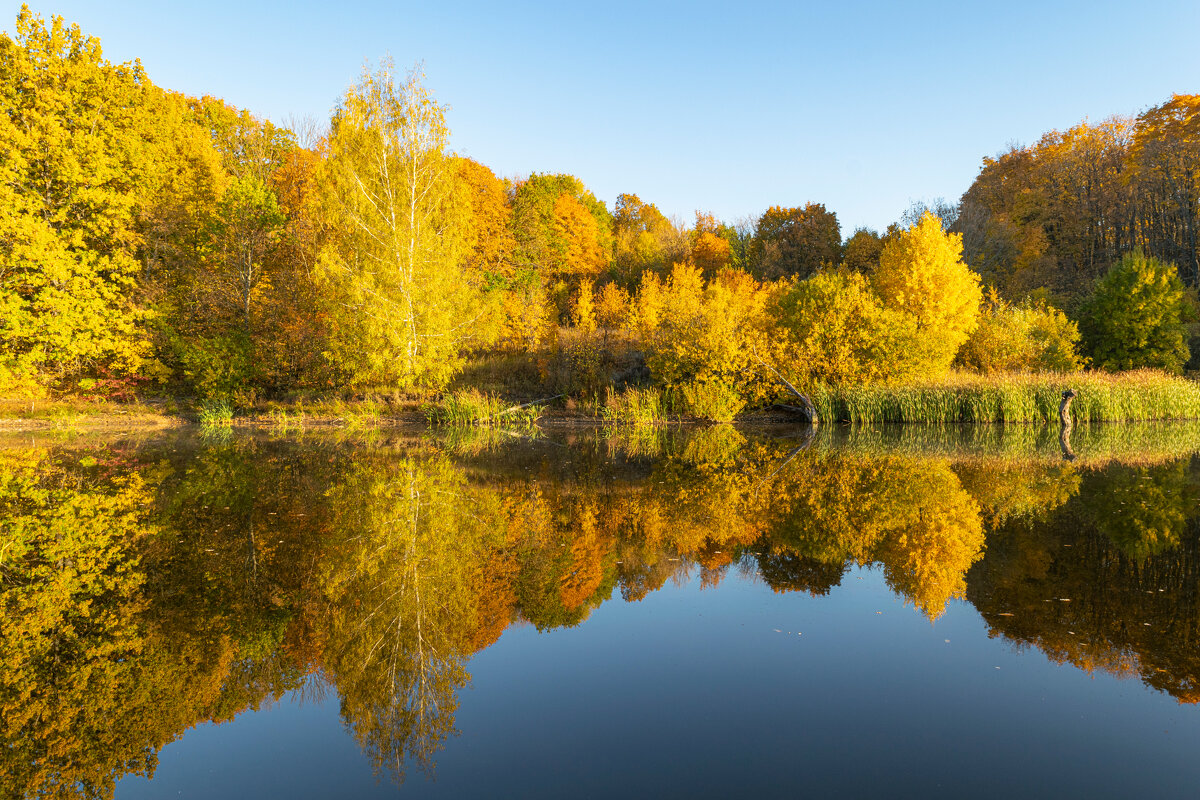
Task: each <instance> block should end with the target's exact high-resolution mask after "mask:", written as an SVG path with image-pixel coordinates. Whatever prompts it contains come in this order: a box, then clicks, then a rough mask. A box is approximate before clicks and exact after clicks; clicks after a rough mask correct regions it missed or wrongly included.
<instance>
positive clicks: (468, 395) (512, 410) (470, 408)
mask: <svg viewBox="0 0 1200 800" xmlns="http://www.w3.org/2000/svg"><path fill="white" fill-rule="evenodd" d="M424 411H425V418H426V419H427V420H428V421H429V423H430V424H431V425H442V426H446V427H471V426H494V427H509V428H511V427H517V428H530V427H533V426H534V424H535V423H537V420H538V417H539V416H541V409H540V408H539V407H536V406H529V407H526V408H520V407H517V406H514V405H512V404H511V403H509V402H508V401H507V400H505V399H504V398H502V397H498V396H496V395H493V394H488V393H486V392H480V391H479V390H477V389H462V390H460V391H456V392H447V393H446V394H444V395H442V397H441V398H440V399H439V400H437V401H436V402H434V403H430V404H429V405H427V406H425V409H424Z"/></svg>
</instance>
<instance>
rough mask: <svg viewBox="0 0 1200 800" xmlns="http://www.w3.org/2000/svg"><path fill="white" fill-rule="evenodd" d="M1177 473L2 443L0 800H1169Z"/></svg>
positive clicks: (1184, 773) (194, 437) (743, 436)
mask: <svg viewBox="0 0 1200 800" xmlns="http://www.w3.org/2000/svg"><path fill="white" fill-rule="evenodd" d="M1198 448H1200V429H1197V428H1195V427H1184V426H1163V427H1155V428H1140V427H1116V426H1113V427H1101V428H1095V429H1090V430H1089V429H1085V430H1082V431H1076V432H1075V435H1074V437H1073V441H1072V442H1070V443H1069V446H1067V447H1066V448H1064V446H1063V443H1060V441H1059V438H1058V434H1057V432H1056V431H1048V430H1042V429H1035V428H1018V429H1009V430H1007V431H1005V430H1003V429H1000V428H956V429H950V430H946V431H928V430H920V429H913V428H906V429H885V430H875V431H872V430H866V429H862V430H854V431H848V430H845V429H840V430H822V431H820V432H818V433H817V434H816V435H815V436H810V435H806V434H805V433H804V432H801V431H786V430H785V431H773V432H770V433H764V432H757V433H750V432H745V431H742V432H738V431H735V430H733V429H730V428H727V427H718V428H709V429H702V430H698V431H691V432H685V433H678V432H676V433H671V432H663V431H639V432H633V433H628V432H626V433H614V434H609V435H605V434H602V433H599V432H586V433H576V434H570V435H561V434H551V435H548V436H541V437H538V438H536V439H530V438H528V437H523V436H517V435H511V434H504V433H496V434H478V435H466V436H451V437H446V436H434V435H425V436H421V435H397V434H392V433H381V434H378V435H372V436H358V437H352V436H338V435H334V434H320V435H318V434H312V433H306V434H304V435H300V436H296V435H292V436H274V437H272V436H265V435H244V434H236V433H235V434H229V435H213V434H207V435H198V434H195V433H189V434H170V435H153V436H152V435H147V436H131V437H124V438H113V439H101V438H94V437H83V436H75V437H64V438H42V437H40V436H38V437H30V436H9V437H7V438H3V439H0V603H3V609H2V610H3V617H2V619H0V714H2V716H0V797H9V796H12V797H17V798H20V797H25V798H31V797H55V798H57V797H64V798H67V797H111V796H114V795H115V797H117V798H158V797H186V798H236V797H286V798H308V797H396V796H402V797H455V798H459V797H564V796H584V797H608V796H615V795H621V796H633V797H668V796H670V797H731V796H734V797H736V796H745V797H796V796H831V795H836V796H902V797H929V796H934V797H961V796H971V797H1011V796H1036V797H1051V796H1053V797H1079V796H1091V797H1134V796H1136V797H1194V796H1196V794H1197V792H1198V791H1200V757H1198V756H1197V752H1198V751H1200V709H1198V708H1197V707H1196V703H1197V701H1198V700H1200V639H1198V636H1200V585H1198V580H1200V458H1197V455H1196V453H1197V450H1198ZM1064 453H1069V454H1070V456H1071V458H1067V457H1065V456H1064Z"/></svg>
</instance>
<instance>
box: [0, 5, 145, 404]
mask: <svg viewBox="0 0 1200 800" xmlns="http://www.w3.org/2000/svg"><path fill="white" fill-rule="evenodd" d="M0 75H2V76H3V78H2V79H0V106H2V107H3V111H0V153H3V156H0V208H3V209H5V213H4V214H2V215H0V391H6V390H7V391H13V390H14V389H15V390H17V391H34V392H36V391H38V390H39V389H41V388H44V387H49V386H58V385H61V384H63V383H64V382H68V381H70V380H71V379H73V378H76V377H79V376H82V375H84V374H85V373H86V372H87V371H88V370H91V369H98V368H103V369H111V370H115V371H117V372H118V373H126V374H129V373H136V372H138V371H139V370H140V369H142V367H143V365H144V364H145V363H146V362H147V360H148V359H149V357H150V350H149V347H148V344H147V342H146V340H145V337H144V331H143V327H142V326H143V323H144V322H145V319H146V315H145V314H144V312H143V310H142V309H140V308H139V307H138V305H137V303H136V300H135V295H134V285H135V280H136V276H137V274H138V268H139V266H140V265H139V263H138V259H137V256H136V247H137V232H136V229H135V221H136V211H137V201H138V196H139V188H140V187H139V179H140V176H141V175H142V174H143V172H144V159H143V147H144V141H143V139H142V132H143V130H144V129H145V126H146V125H147V123H148V121H147V120H145V118H144V117H143V116H142V114H143V111H144V107H145V102H144V98H145V96H146V94H147V92H148V91H149V90H150V86H149V82H148V81H147V79H146V76H145V74H144V72H143V71H142V68H141V66H140V65H139V64H136V63H133V64H122V65H113V64H111V63H109V62H108V61H106V60H105V59H104V57H103V55H102V52H101V49H100V42H99V41H98V40H97V39H95V38H93V37H89V36H85V35H84V34H83V33H82V32H81V31H80V29H79V27H78V26H75V25H72V26H67V25H66V24H64V22H63V20H62V18H61V17H54V18H53V19H52V20H51V22H50V25H49V26H47V25H46V24H45V23H44V22H43V20H42V18H41V17H38V16H35V15H34V14H33V13H32V12H31V11H30V10H29V8H28V6H24V7H22V10H21V13H20V15H19V16H18V17H17V23H16V34H15V38H10V37H9V36H7V35H0Z"/></svg>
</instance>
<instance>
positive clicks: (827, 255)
mask: <svg viewBox="0 0 1200 800" xmlns="http://www.w3.org/2000/svg"><path fill="white" fill-rule="evenodd" d="M841 250H842V235H841V228H840V226H839V225H838V221H837V215H836V214H834V213H833V212H831V211H826V210H825V206H823V205H821V204H820V203H808V204H807V205H805V206H804V207H803V208H783V207H782V206H771V207H770V208H768V209H767V210H766V211H764V212H763V214H762V216H761V217H759V219H758V224H757V226H756V227H755V230H754V242H753V245H752V250H751V261H752V268H751V271H752V272H753V273H754V274H755V275H756V276H758V277H760V278H766V279H775V278H782V277H790V276H793V275H795V276H799V277H801V278H806V277H808V276H809V275H812V274H813V273H815V272H816V271H817V270H819V269H821V268H822V267H824V266H830V267H832V266H834V265H836V264H837V262H838V261H839V260H840V259H839V256H840V255H841Z"/></svg>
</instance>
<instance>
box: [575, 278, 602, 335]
mask: <svg viewBox="0 0 1200 800" xmlns="http://www.w3.org/2000/svg"><path fill="white" fill-rule="evenodd" d="M571 321H572V322H574V323H575V327H576V328H578V329H579V330H580V331H582V332H584V333H592V332H594V331H595V330H596V304H595V303H594V302H593V301H592V282H591V281H589V280H582V281H580V282H579V290H578V291H577V292H576V293H575V300H574V302H572V303H571Z"/></svg>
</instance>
